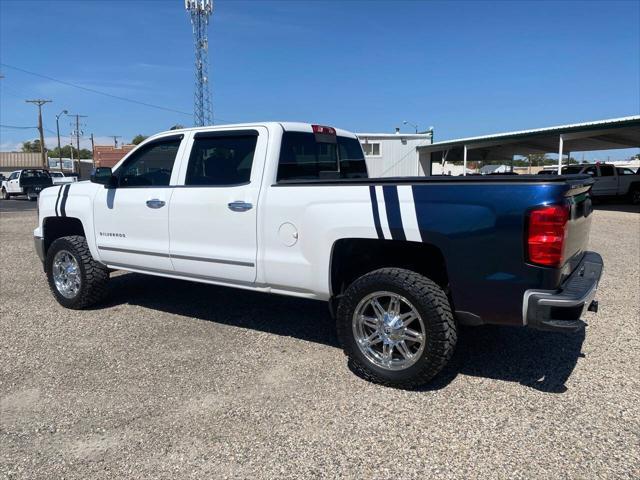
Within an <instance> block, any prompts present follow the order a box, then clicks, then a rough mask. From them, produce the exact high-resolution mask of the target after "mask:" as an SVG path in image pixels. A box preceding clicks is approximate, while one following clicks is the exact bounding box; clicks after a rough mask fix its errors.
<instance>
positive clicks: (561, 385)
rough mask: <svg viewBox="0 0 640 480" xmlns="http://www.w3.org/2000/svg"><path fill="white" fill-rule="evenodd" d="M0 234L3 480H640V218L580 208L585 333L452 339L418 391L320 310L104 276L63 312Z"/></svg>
mask: <svg viewBox="0 0 640 480" xmlns="http://www.w3.org/2000/svg"><path fill="white" fill-rule="evenodd" d="M35 221H36V220H35V212H15V213H10V214H6V213H5V214H3V215H2V216H1V219H0V227H1V228H0V242H1V243H0V248H1V254H0V260H1V263H0V265H2V267H1V277H0V280H1V282H2V284H1V301H0V318H1V320H0V328H1V333H0V477H4V478H47V479H51V478H67V479H71V478H77V479H86V478H171V479H173V478H195V479H202V478H226V477H234V478H236V477H238V478H287V477H290V478H294V477H296V478H300V477H307V478H308V477H331V478H385V479H386V478H392V477H395V478H419V477H420V478H429V477H438V478H488V477H492V478H596V477H598V478H638V477H639V476H640V456H639V455H638V452H639V451H640V420H639V419H640V369H639V368H638V367H639V365H640V362H639V360H640V330H639V328H638V321H639V318H640V265H639V262H640V261H639V259H640V212H638V211H637V210H635V211H634V209H630V208H627V207H625V206H615V205H614V206H605V207H604V208H600V209H599V210H598V211H596V212H595V215H594V223H593V229H592V235H591V248H592V249H594V250H596V251H598V252H600V253H601V254H602V255H603V257H604V259H605V264H606V267H605V273H604V276H603V279H602V282H601V287H600V290H599V295H598V298H599V300H600V312H599V313H598V314H596V315H594V314H589V316H588V319H589V323H590V325H589V327H588V328H587V330H586V336H585V335H573V336H567V335H564V334H552V333H541V332H534V331H527V330H525V329H509V328H496V327H483V328H476V329H467V330H465V331H464V332H463V335H462V338H461V341H460V343H459V348H458V350H457V353H456V355H455V357H454V360H453V362H452V364H451V366H450V367H448V368H447V370H446V371H445V372H444V374H443V375H441V377H440V378H439V379H438V381H437V382H436V383H435V384H433V385H431V386H430V387H429V388H427V389H425V390H424V391H419V392H407V391H399V390H394V389H390V388H384V387H380V386H377V385H372V384H370V383H367V382H365V381H363V380H361V379H360V378H358V377H357V376H355V375H354V374H353V373H351V372H350V370H349V369H348V368H347V362H346V358H345V357H344V356H343V354H342V352H341V350H339V349H338V348H337V344H336V338H335V334H334V326H333V322H332V320H331V319H330V318H329V315H328V314H327V309H326V306H325V305H324V304H321V303H318V302H311V301H303V300H297V299H288V298H282V297H276V296H268V295H262V294H257V293H247V292H243V291H236V290H230V289H225V288H218V287H211V286H205V285H198V284H191V283H187V282H180V281H173V280H167V279H159V278H152V277H143V276H140V275H136V274H116V275H115V276H114V278H113V281H112V293H111V296H110V300H109V303H108V304H107V305H106V306H105V307H104V308H100V309H97V310H92V311H83V312H76V311H70V310H65V309H63V308H62V307H60V306H59V305H58V304H57V303H56V302H55V301H54V299H53V297H52V296H51V294H50V293H49V292H48V289H47V286H46V282H45V278H44V275H43V273H42V270H41V268H40V265H39V262H38V260H37V258H36V256H35V254H34V252H33V248H32V240H31V231H32V228H33V226H34V224H35Z"/></svg>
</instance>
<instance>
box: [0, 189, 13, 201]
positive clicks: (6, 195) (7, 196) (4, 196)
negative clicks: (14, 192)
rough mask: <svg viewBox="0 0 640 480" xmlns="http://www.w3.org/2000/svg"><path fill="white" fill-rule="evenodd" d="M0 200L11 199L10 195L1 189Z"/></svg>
mask: <svg viewBox="0 0 640 480" xmlns="http://www.w3.org/2000/svg"><path fill="white" fill-rule="evenodd" d="M0 198H2V200H9V199H10V198H11V195H9V194H8V193H7V190H6V189H4V188H3V189H2V192H1V194H0Z"/></svg>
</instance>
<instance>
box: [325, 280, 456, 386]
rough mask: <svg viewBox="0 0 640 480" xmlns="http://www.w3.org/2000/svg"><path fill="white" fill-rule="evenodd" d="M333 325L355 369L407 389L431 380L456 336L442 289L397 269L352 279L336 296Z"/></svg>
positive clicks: (449, 357)
mask: <svg viewBox="0 0 640 480" xmlns="http://www.w3.org/2000/svg"><path fill="white" fill-rule="evenodd" d="M337 329H338V338H339V340H340V343H341V344H342V347H343V349H344V352H345V353H346V354H347V356H348V357H349V359H350V361H351V366H352V368H353V370H354V371H355V372H356V373H358V374H359V375H360V376H362V377H363V378H365V379H367V380H370V381H373V382H375V383H380V384H383V385H387V386H392V387H398V388H407V389H414V388H417V387H420V386H423V385H425V384H426V383H427V382H429V381H430V380H431V379H433V378H434V377H435V376H436V375H437V374H438V373H439V372H440V371H441V370H442V369H443V368H444V366H445V365H446V364H447V363H448V362H449V360H450V359H451V356H452V355H453V351H454V349H455V345H456V341H457V331H456V324H455V322H454V319H453V314H452V313H451V307H450V305H449V300H448V298H447V296H446V294H445V293H444V291H443V290H442V289H441V288H440V287H439V286H438V285H437V284H436V283H434V282H433V281H432V280H430V279H428V278H426V277H424V276H423V275H420V274H418V273H416V272H412V271H410V270H404V269H399V268H382V269H380V270H375V271H373V272H371V273H368V274H366V275H363V276H362V277H360V278H359V279H357V280H356V281H355V282H353V284H351V285H350V286H349V288H348V289H347V290H346V292H345V294H344V297H343V298H342V300H341V301H340V305H339V307H338V313H337Z"/></svg>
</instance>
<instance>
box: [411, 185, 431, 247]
mask: <svg viewBox="0 0 640 480" xmlns="http://www.w3.org/2000/svg"><path fill="white" fill-rule="evenodd" d="M418 188H419V186H418V185H411V197H412V198H413V206H414V208H415V209H416V219H417V220H418V230H420V238H421V239H422V241H423V242H426V241H427V239H426V238H425V236H426V234H425V233H424V232H426V228H427V227H426V226H425V222H426V219H427V217H426V216H425V215H424V214H425V212H424V207H423V202H422V199H421V198H420V195H419V190H418ZM423 191H424V189H423Z"/></svg>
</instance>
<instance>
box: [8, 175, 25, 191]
mask: <svg viewBox="0 0 640 480" xmlns="http://www.w3.org/2000/svg"><path fill="white" fill-rule="evenodd" d="M7 192H8V193H22V192H21V191H20V172H13V173H12V174H11V175H9V179H8V180H7Z"/></svg>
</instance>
